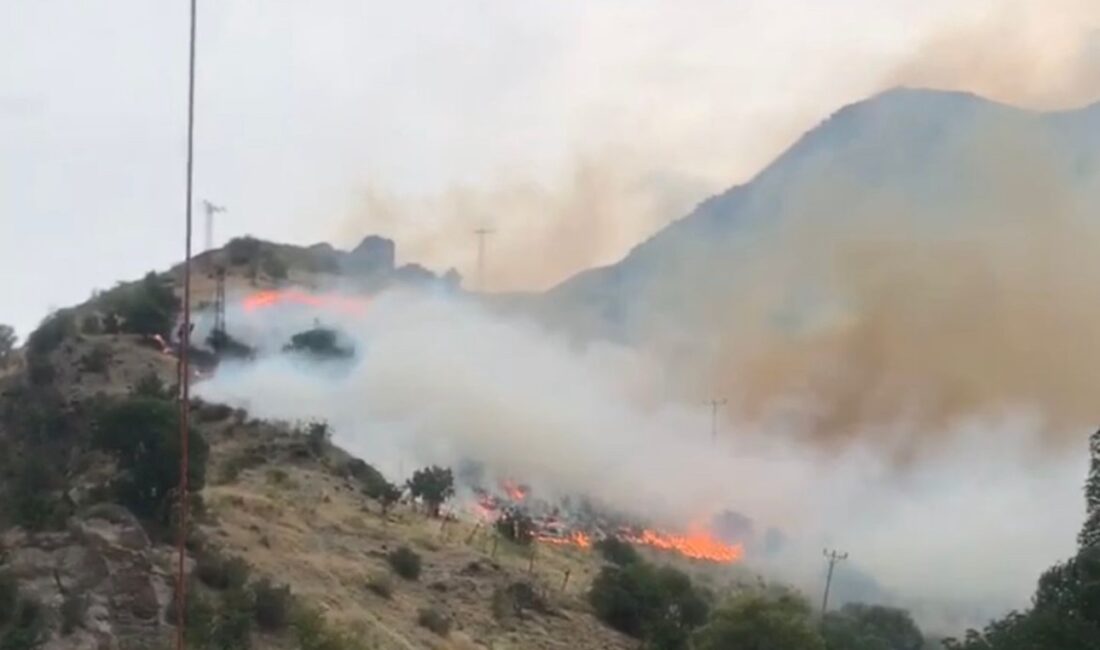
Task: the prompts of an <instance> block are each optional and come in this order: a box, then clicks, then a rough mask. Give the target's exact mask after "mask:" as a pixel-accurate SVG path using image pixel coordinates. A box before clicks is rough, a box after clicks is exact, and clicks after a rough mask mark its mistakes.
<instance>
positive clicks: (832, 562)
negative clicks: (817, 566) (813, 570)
mask: <svg viewBox="0 0 1100 650" xmlns="http://www.w3.org/2000/svg"><path fill="white" fill-rule="evenodd" d="M822 552H823V553H824V554H825V559H826V560H828V561H829V573H828V574H827V575H826V576H825V596H824V597H823V598H822V599H821V616H822V617H824V616H825V611H826V610H827V609H828V608H829V587H830V586H832V584H833V569H834V568H836V565H837V563H838V562H843V561H844V560H847V559H848V554H847V553H840V552H838V551H835V550H834V551H830V550H829V549H825V550H824V551H822Z"/></svg>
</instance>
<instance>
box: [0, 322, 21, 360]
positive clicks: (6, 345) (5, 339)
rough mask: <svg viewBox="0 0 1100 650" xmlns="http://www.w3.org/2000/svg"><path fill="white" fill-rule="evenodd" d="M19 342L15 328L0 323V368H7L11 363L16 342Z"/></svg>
mask: <svg viewBox="0 0 1100 650" xmlns="http://www.w3.org/2000/svg"><path fill="white" fill-rule="evenodd" d="M17 340H18V339H17V337H16V336H15V328H13V327H12V326H11V325H4V324H3V323H0V368H5V367H7V365H8V363H9V362H10V361H11V357H12V353H14V352H15V342H16V341H17Z"/></svg>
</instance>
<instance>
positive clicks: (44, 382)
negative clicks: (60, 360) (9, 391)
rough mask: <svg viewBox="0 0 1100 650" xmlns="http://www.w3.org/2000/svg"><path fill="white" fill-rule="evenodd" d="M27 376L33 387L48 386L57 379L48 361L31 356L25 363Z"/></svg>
mask: <svg viewBox="0 0 1100 650" xmlns="http://www.w3.org/2000/svg"><path fill="white" fill-rule="evenodd" d="M27 374H28V377H29V378H30V380H31V384H33V385H35V386H48V385H50V384H52V383H53V382H54V379H56V378H57V370H56V369H55V368H54V367H53V364H52V363H50V361H49V359H44V358H42V357H37V356H32V357H31V358H30V359H29V360H28V362H27Z"/></svg>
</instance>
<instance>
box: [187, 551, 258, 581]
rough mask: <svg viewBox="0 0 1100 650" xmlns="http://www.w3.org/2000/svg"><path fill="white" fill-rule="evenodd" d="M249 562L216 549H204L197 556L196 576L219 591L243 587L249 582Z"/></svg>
mask: <svg viewBox="0 0 1100 650" xmlns="http://www.w3.org/2000/svg"><path fill="white" fill-rule="evenodd" d="M248 573H249V569H248V564H247V563H246V562H245V561H244V560H242V559H241V558H238V557H227V556H225V555H223V554H222V553H221V552H220V551H218V550H216V549H211V548H206V549H202V550H201V551H199V552H198V553H197V554H196V557H195V577H197V578H198V579H199V581H200V582H202V583H203V584H204V585H206V586H207V587H210V588H211V589H215V590H218V591H227V590H231V589H241V588H242V587H244V585H245V583H246V582H248Z"/></svg>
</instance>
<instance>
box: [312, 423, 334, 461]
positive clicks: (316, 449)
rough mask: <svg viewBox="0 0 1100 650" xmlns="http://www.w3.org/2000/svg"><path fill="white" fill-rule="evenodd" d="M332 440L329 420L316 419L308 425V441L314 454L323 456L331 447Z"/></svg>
mask: <svg viewBox="0 0 1100 650" xmlns="http://www.w3.org/2000/svg"><path fill="white" fill-rule="evenodd" d="M330 440H332V430H331V429H329V426H328V422H325V421H324V420H315V421H313V422H310V423H309V424H308V425H306V441H307V442H308V444H309V450H310V451H311V452H312V453H313V455H314V456H317V457H320V456H323V455H324V453H325V450H326V449H328V447H329V441H330Z"/></svg>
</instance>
